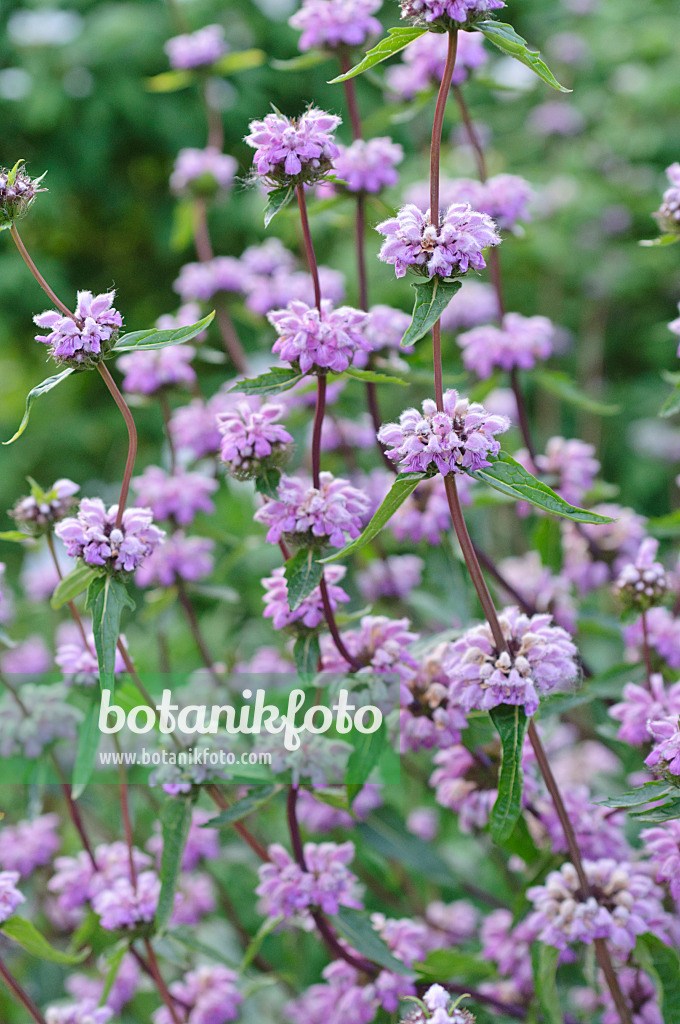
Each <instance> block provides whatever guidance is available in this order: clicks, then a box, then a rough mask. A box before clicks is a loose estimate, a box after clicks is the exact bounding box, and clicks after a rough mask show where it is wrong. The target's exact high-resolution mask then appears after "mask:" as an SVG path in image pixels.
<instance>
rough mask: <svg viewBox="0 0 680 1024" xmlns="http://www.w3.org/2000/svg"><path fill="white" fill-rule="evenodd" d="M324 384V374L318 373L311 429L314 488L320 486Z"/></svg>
mask: <svg viewBox="0 0 680 1024" xmlns="http://www.w3.org/2000/svg"><path fill="white" fill-rule="evenodd" d="M326 384H327V381H326V375H325V374H322V373H320V374H319V375H318V377H317V378H316V410H315V413H314V429H313V431H312V483H313V484H314V486H315V487H316V488H318V487H320V486H321V431H322V429H323V418H324V415H325V413H326Z"/></svg>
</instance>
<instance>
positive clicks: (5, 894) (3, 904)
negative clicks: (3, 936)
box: [0, 871, 26, 924]
mask: <svg viewBox="0 0 680 1024" xmlns="http://www.w3.org/2000/svg"><path fill="white" fill-rule="evenodd" d="M18 881H19V872H18V871H0V924H4V922H5V921H6V920H7V919H8V918H10V917H11V916H12V914H13V913H14V911H15V910H16V909H17V907H18V906H19V905H20V904H21V903H25V902H26V897H25V896H24V894H23V893H21V892H19V890H18V889H17V887H16V884H17V882H18Z"/></svg>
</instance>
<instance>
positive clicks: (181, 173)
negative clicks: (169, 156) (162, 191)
mask: <svg viewBox="0 0 680 1024" xmlns="http://www.w3.org/2000/svg"><path fill="white" fill-rule="evenodd" d="M237 168H238V164H237V162H236V160H235V159H234V157H233V156H229V155H228V154H227V153H222V152H220V150H219V149H217V147H216V146H206V148H205V149H181V150H180V151H179V153H178V154H177V159H176V160H175V166H174V167H173V170H172V175H171V176H170V189H171V190H172V192H173V193H174V194H175V195H176V196H182V195H187V194H188V195H192V196H197V197H198V198H200V199H212V198H214V196H216V195H217V194H218V193H220V192H221V193H226V192H229V190H230V189H231V186H232V184H233V182H234V176H235V174H236V170H237Z"/></svg>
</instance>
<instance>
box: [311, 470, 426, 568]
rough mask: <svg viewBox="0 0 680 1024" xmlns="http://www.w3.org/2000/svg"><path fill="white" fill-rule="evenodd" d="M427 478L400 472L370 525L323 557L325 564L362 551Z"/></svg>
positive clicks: (417, 474) (422, 474) (422, 475)
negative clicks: (354, 537) (331, 553)
mask: <svg viewBox="0 0 680 1024" xmlns="http://www.w3.org/2000/svg"><path fill="white" fill-rule="evenodd" d="M426 479H427V473H400V474H399V475H398V476H397V477H396V478H395V480H394V483H393V484H392V487H391V488H390V491H389V494H388V495H387V497H386V498H385V499H384V501H383V503H382V505H381V506H380V508H379V509H378V510H377V512H376V513H375V515H374V516H373V518H372V519H371V521H370V523H369V524H368V526H367V527H366V528H365V529H364V531H363V533H362V534H361V536H360V537H357V539H356V540H354V541H352V543H351V544H348V545H347V547H346V548H343V549H342V551H338V552H337V553H336V554H334V555H329V556H328V558H322V559H321V562H322V564H323V565H325V564H326V563H327V562H338V561H340V559H341V558H346V557H347V556H348V555H352V554H354V553H355V552H356V551H360V550H361V549H362V548H363V547H365V546H366V544H368V543H369V542H370V541H372V540H373V538H374V537H377V536H378V534H379V533H380V531H381V530H382V528H383V527H384V526H385V525H386V524H387V523H388V522H389V521H390V519H391V518H392V516H393V515H394V513H395V512H396V511H397V509H398V508H399V507H400V505H403V504H404V502H405V501H406V499H407V498H408V497H409V495H410V494H413V492H414V491H415V489H416V487H417V486H418V484H419V483H421V482H422V481H423V480H426Z"/></svg>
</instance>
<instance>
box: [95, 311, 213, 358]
mask: <svg viewBox="0 0 680 1024" xmlns="http://www.w3.org/2000/svg"><path fill="white" fill-rule="evenodd" d="M214 317H215V314H214V312H213V313H208V315H207V316H204V317H203V319H202V320H199V321H198V322H197V323H195V324H188V325H187V326H186V327H177V328H175V329H174V330H171V331H159V330H156V328H155V327H152V328H150V330H148V331H133V332H132V333H131V334H122V335H121V336H120V338H119V339H118V341H117V342H116V344H115V345H114V346H113V348H112V349H111V353H110V354H111V355H115V356H117V355H120V354H121V352H138V351H139V350H140V349H141V350H142V351H143V352H150V351H151V350H153V349H157V348H167V346H168V345H182V344H183V343H184V342H185V341H190V340H191V338H195V337H196V335H197V334H200V333H201V331H204V330H205V329H206V327H208V325H209V324H211V323H212V321H213V319H214Z"/></svg>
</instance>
